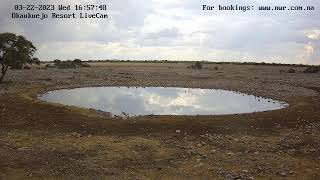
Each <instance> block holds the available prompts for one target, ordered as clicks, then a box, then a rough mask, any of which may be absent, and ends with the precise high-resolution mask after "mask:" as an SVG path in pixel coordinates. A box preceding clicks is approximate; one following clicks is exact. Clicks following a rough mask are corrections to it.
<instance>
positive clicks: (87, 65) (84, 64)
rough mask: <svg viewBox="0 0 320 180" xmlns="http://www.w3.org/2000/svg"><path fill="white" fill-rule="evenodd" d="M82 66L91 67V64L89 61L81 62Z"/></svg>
mask: <svg viewBox="0 0 320 180" xmlns="http://www.w3.org/2000/svg"><path fill="white" fill-rule="evenodd" d="M82 67H84V68H89V67H91V65H90V64H89V63H83V64H82Z"/></svg>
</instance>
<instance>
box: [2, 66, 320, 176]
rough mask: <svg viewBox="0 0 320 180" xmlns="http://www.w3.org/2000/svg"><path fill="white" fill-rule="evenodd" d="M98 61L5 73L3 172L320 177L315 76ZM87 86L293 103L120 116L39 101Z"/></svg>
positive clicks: (275, 69) (318, 77) (319, 102)
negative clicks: (222, 93) (220, 93)
mask: <svg viewBox="0 0 320 180" xmlns="http://www.w3.org/2000/svg"><path fill="white" fill-rule="evenodd" d="M92 65H93V67H91V68H79V69H37V68H36V67H33V68H32V69H30V70H15V71H14V70H10V71H9V72H8V75H7V76H6V79H5V80H6V82H5V83H4V84H0V179H70V178H71V179H315V180H316V179H320V96H319V92H320V74H319V73H318V74H306V73H302V72H300V71H302V70H303V69H304V68H296V70H297V71H298V72H297V73H285V72H282V71H286V70H288V69H289V68H290V67H279V66H261V65H259V66H255V65H214V64H211V65H205V66H204V69H201V70H195V69H190V68H187V66H188V65H190V64H185V63H175V64H170V63H167V64H164V63H163V64H160V63H159V64H157V63H155V64H151V63H95V64H92ZM215 67H217V68H215ZM85 86H142V87H144V86H168V87H200V88H217V89H225V90H234V91H240V92H243V93H248V94H252V95H257V96H263V97H269V98H273V99H277V100H281V101H285V102H288V103H289V104H290V105H289V107H288V108H286V109H281V110H276V111H269V112H260V113H251V114H239V115H227V116H154V115H152V116H151V115H150V116H141V117H132V118H126V119H123V118H119V117H105V116H103V114H99V113H97V112H95V111H93V110H88V109H80V108H76V107H70V106H69V107H68V106H63V105H58V104H51V103H46V102H42V101H40V100H38V99H37V98H36V97H37V94H39V93H43V92H46V91H48V90H53V89H60V88H74V87H85Z"/></svg>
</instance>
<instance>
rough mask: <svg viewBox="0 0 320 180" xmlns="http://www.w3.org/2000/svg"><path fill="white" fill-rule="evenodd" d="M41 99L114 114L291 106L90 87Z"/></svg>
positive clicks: (216, 93)
mask: <svg viewBox="0 0 320 180" xmlns="http://www.w3.org/2000/svg"><path fill="white" fill-rule="evenodd" d="M40 99H41V100H44V101H48V102H53V103H60V104H65V105H74V106H77V107H83V108H92V109H96V110H101V111H105V112H111V113H112V114H114V115H121V114H123V112H124V113H126V114H129V115H150V114H154V115H225V114H240V113H250V112H259V111H268V110H276V109H281V108H285V107H286V106H287V104H285V103H282V102H279V101H274V100H271V99H264V98H258V97H255V96H251V95H246V94H241V93H237V92H232V91H225V90H213V89H188V88H163V87H147V88H135V87H130V88H128V87H94V88H92V87H90V88H77V89H64V90H56V91H51V92H48V93H46V94H43V95H41V96H40Z"/></svg>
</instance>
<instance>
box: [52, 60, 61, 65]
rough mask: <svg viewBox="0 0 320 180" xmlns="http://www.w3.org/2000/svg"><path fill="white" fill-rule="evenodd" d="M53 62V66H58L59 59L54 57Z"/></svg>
mask: <svg viewBox="0 0 320 180" xmlns="http://www.w3.org/2000/svg"><path fill="white" fill-rule="evenodd" d="M53 63H54V65H55V66H58V65H59V64H61V60H59V59H55V60H53Z"/></svg>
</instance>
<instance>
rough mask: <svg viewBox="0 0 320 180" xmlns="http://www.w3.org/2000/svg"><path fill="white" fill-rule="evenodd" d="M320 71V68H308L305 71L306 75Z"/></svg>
mask: <svg viewBox="0 0 320 180" xmlns="http://www.w3.org/2000/svg"><path fill="white" fill-rule="evenodd" d="M319 71H320V66H308V67H307V69H305V70H304V71H303V72H304V73H317V72H319Z"/></svg>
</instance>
